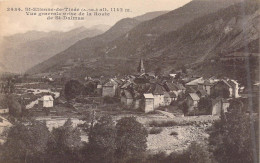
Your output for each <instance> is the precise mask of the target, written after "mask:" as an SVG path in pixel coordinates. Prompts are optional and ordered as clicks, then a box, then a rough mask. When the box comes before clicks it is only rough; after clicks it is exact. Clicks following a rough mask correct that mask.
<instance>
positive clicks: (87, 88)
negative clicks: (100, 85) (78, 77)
mask: <svg viewBox="0 0 260 163" xmlns="http://www.w3.org/2000/svg"><path fill="white" fill-rule="evenodd" d="M96 87H97V84H95V83H94V82H88V83H87V84H86V85H85V89H84V94H86V95H91V94H94V91H95V88H96Z"/></svg>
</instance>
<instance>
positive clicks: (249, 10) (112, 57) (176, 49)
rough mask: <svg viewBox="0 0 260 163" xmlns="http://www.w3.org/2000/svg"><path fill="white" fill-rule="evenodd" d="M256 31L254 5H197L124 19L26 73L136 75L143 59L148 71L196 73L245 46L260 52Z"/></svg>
mask: <svg viewBox="0 0 260 163" xmlns="http://www.w3.org/2000/svg"><path fill="white" fill-rule="evenodd" d="M258 29H259V6H258V2H257V1H256V0H245V1H244V2H241V1H240V0H228V1H226V0H193V1H191V2H190V3H188V4H186V5H184V6H183V7H181V8H178V9H176V10H173V11H170V12H167V13H164V14H162V15H160V16H158V17H155V18H153V19H151V20H146V21H143V22H140V21H138V20H137V19H135V18H127V19H123V20H121V21H119V22H118V23H116V24H115V25H114V26H113V27H112V28H111V29H109V30H108V31H107V32H105V33H103V34H101V35H98V36H95V37H92V38H86V39H82V40H80V41H78V42H77V43H75V44H74V45H72V46H71V47H69V48H68V49H66V50H64V51H63V52H61V53H59V54H57V55H55V56H53V57H51V58H50V59H48V60H46V61H44V62H42V63H40V64H38V65H37V66H35V67H33V68H31V69H29V71H27V72H28V73H30V74H36V73H43V72H44V73H50V74H52V75H55V74H59V75H63V76H73V77H83V76H85V75H116V74H127V73H131V72H134V71H136V70H135V68H136V67H137V63H138V60H139V59H140V58H144V60H145V64H146V68H147V71H154V70H156V69H158V68H159V69H163V70H164V71H168V72H170V71H172V70H173V69H178V68H180V67H181V66H183V65H186V66H188V67H189V66H190V67H191V68H192V66H197V65H199V64H204V62H206V61H209V60H211V59H212V58H216V57H221V56H223V55H226V54H229V53H231V52H234V51H241V49H244V48H245V47H250V51H252V52H253V53H259V48H258V43H259V30H258ZM126 65H127V66H126Z"/></svg>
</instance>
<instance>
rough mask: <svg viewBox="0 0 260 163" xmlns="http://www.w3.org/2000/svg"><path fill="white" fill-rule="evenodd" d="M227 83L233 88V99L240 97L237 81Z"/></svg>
mask: <svg viewBox="0 0 260 163" xmlns="http://www.w3.org/2000/svg"><path fill="white" fill-rule="evenodd" d="M227 82H228V83H229V84H230V85H231V87H232V97H234V98H238V97H240V96H239V94H238V90H239V86H238V83H237V81H235V80H228V81H227Z"/></svg>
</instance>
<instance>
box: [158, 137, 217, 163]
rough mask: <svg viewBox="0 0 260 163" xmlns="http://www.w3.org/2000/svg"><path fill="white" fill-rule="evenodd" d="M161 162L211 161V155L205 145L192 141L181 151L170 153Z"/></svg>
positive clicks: (198, 162)
mask: <svg viewBox="0 0 260 163" xmlns="http://www.w3.org/2000/svg"><path fill="white" fill-rule="evenodd" d="M162 162H165V163H166V162H167V163H168V162H174V163H184V162H185V163H211V162H213V161H212V155H211V154H210V153H209V151H208V149H207V147H206V145H202V144H198V143H197V142H192V143H191V144H190V145H189V147H188V149H187V150H185V151H183V153H175V152H173V153H171V154H170V155H169V156H168V157H167V158H165V159H164V160H163V161H162Z"/></svg>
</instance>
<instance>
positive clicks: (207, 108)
mask: <svg viewBox="0 0 260 163" xmlns="http://www.w3.org/2000/svg"><path fill="white" fill-rule="evenodd" d="M211 108H212V102H211V100H210V98H207V97H203V98H201V99H200V100H199V103H198V109H199V110H200V111H203V112H204V113H206V114H211Z"/></svg>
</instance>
